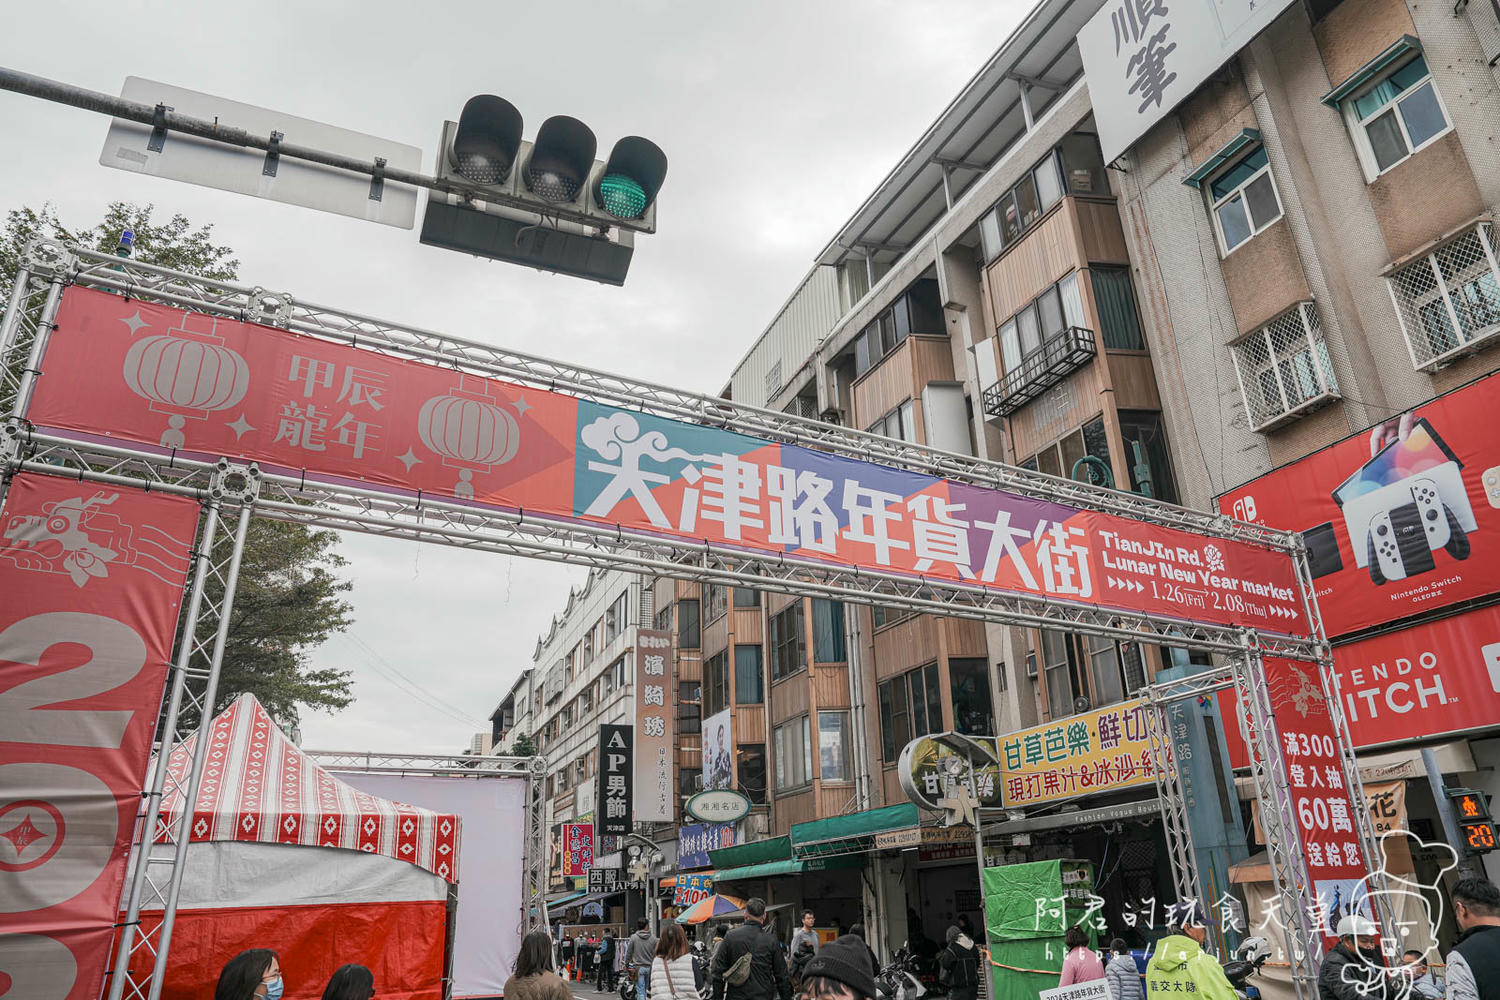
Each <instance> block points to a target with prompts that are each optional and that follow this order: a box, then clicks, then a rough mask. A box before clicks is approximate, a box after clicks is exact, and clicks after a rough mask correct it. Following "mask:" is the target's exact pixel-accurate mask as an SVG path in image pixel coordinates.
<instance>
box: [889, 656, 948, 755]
mask: <svg viewBox="0 0 1500 1000" xmlns="http://www.w3.org/2000/svg"><path fill="white" fill-rule="evenodd" d="M906 682H907V692H906V698H907V704H908V705H910V706H911V734H912V737H913V738H915V737H918V736H926V735H927V734H928V733H940V732H942V731H943V729H944V726H943V694H942V684H941V682H940V680H939V677H938V665H937V664H936V663H929V664H927V666H925V667H918V668H917V669H915V670H912V671H908V672H907V674H906ZM898 752H899V751H898Z"/></svg>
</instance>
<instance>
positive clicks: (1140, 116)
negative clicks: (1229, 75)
mask: <svg viewBox="0 0 1500 1000" xmlns="http://www.w3.org/2000/svg"><path fill="white" fill-rule="evenodd" d="M1290 6H1291V0H1111V2H1110V3H1108V4H1106V5H1105V6H1104V7H1103V8H1102V9H1101V10H1100V11H1099V13H1097V14H1095V15H1094V16H1093V17H1092V18H1091V19H1090V20H1089V23H1088V24H1086V25H1084V26H1083V30H1082V31H1080V32H1079V33H1078V51H1079V53H1080V54H1082V56H1083V72H1084V76H1085V78H1086V79H1087V80H1088V84H1089V97H1090V99H1091V100H1092V101H1093V105H1094V121H1095V122H1096V123H1098V126H1099V145H1100V146H1102V147H1103V149H1104V162H1106V163H1112V162H1114V160H1115V158H1116V157H1118V156H1119V155H1120V154H1121V153H1123V152H1125V150H1127V149H1129V148H1130V147H1131V145H1133V144H1134V143H1135V141H1136V140H1137V139H1139V138H1140V137H1141V136H1143V135H1145V134H1146V132H1147V131H1149V130H1150V129H1151V127H1152V126H1153V125H1155V124H1156V123H1157V122H1159V121H1161V120H1162V119H1163V118H1165V117H1166V116H1167V115H1168V114H1169V113H1171V111H1172V109H1173V108H1175V107H1177V105H1178V104H1180V103H1182V101H1183V100H1184V99H1186V98H1187V97H1188V95H1190V94H1191V93H1192V92H1193V91H1195V90H1197V89H1198V87H1199V86H1201V85H1202V83H1203V81H1204V80H1207V79H1208V78H1209V76H1210V75H1212V74H1213V72H1214V71H1215V70H1217V69H1218V68H1219V67H1220V66H1222V65H1224V64H1225V63H1226V62H1228V61H1229V60H1230V58H1231V57H1232V56H1233V55H1234V54H1235V53H1236V52H1238V51H1239V50H1240V49H1242V48H1244V47H1245V46H1246V45H1247V44H1249V42H1250V40H1251V39H1252V38H1254V37H1255V36H1256V35H1258V34H1259V33H1260V32H1261V31H1263V30H1264V29H1265V28H1266V27H1267V26H1268V25H1269V24H1270V23H1271V22H1272V21H1274V20H1276V18H1277V17H1279V16H1280V14H1281V12H1282V11H1284V10H1286V9H1287V8H1288V7H1290Z"/></svg>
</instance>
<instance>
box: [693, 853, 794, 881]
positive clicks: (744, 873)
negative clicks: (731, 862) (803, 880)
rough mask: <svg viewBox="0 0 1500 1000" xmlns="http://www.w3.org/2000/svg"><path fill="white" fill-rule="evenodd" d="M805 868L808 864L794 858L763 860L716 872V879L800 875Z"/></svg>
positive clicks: (728, 879) (727, 879)
mask: <svg viewBox="0 0 1500 1000" xmlns="http://www.w3.org/2000/svg"><path fill="white" fill-rule="evenodd" d="M805 870H806V865H805V864H804V863H803V862H801V861H798V860H796V859H794V858H784V859H783V860H781V861H763V862H761V863H760V864H758V865H741V866H740V867H739V868H729V869H726V870H723V871H720V872H718V873H716V874H715V875H714V881H715V882H733V881H736V880H738V879H747V878H771V877H772V876H774V875H798V874H801V873H802V872H803V871H805Z"/></svg>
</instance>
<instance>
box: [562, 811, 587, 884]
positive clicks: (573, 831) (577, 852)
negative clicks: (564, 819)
mask: <svg viewBox="0 0 1500 1000" xmlns="http://www.w3.org/2000/svg"><path fill="white" fill-rule="evenodd" d="M592 867H594V824H592V823H564V824H563V860H562V873H563V877H564V878H574V877H577V876H580V875H587V874H588V873H589V869H590V868H592Z"/></svg>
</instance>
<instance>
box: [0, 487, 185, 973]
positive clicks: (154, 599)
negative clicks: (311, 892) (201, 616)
mask: <svg viewBox="0 0 1500 1000" xmlns="http://www.w3.org/2000/svg"><path fill="white" fill-rule="evenodd" d="M197 520H198V505H197V504H196V503H194V502H193V501H191V500H187V499H185V498H181V497H173V496H168V495H164V494H160V493H150V494H148V493H144V492H140V491H136V490H128V489H114V488H101V487H98V486H94V485H89V484H85V483H80V482H78V481H77V480H64V479H58V478H54V477H51V476H33V475H31V474H28V473H21V474H20V475H17V476H16V477H15V478H14V479H13V480H12V481H11V484H10V492H9V496H8V497H7V498H6V502H5V507H4V511H3V512H0V594H3V595H4V597H3V598H0V679H3V680H0V983H3V984H5V985H6V986H7V987H9V992H8V993H6V996H17V997H20V996H27V997H30V996H36V997H41V996H46V997H49V998H56V1000H94V998H97V997H98V996H99V992H100V989H101V985H102V983H103V979H104V973H105V970H106V968H107V966H108V964H109V956H110V949H111V942H112V940H113V938H114V933H115V925H116V921H117V920H118V916H119V905H120V892H121V887H122V885H123V883H124V880H125V867H126V862H127V860H128V858H129V856H130V841H131V836H132V834H133V833H134V830H135V823H136V814H137V813H138V812H139V811H140V808H141V785H142V783H143V781H144V780H145V772H146V763H147V759H148V755H149V754H150V750H151V733H152V730H153V729H154V728H155V726H156V713H157V710H158V708H159V706H160V705H161V702H162V689H163V686H164V684H165V681H166V674H167V664H168V662H169V661H170V659H171V647H172V637H173V633H174V631H175V627H176V623H177V614H178V610H179V606H180V602H181V598H182V591H183V586H184V584H185V583H186V580H187V573H188V568H189V564H190V561H191V551H192V545H193V534H194V531H195V527H196V524H197Z"/></svg>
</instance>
